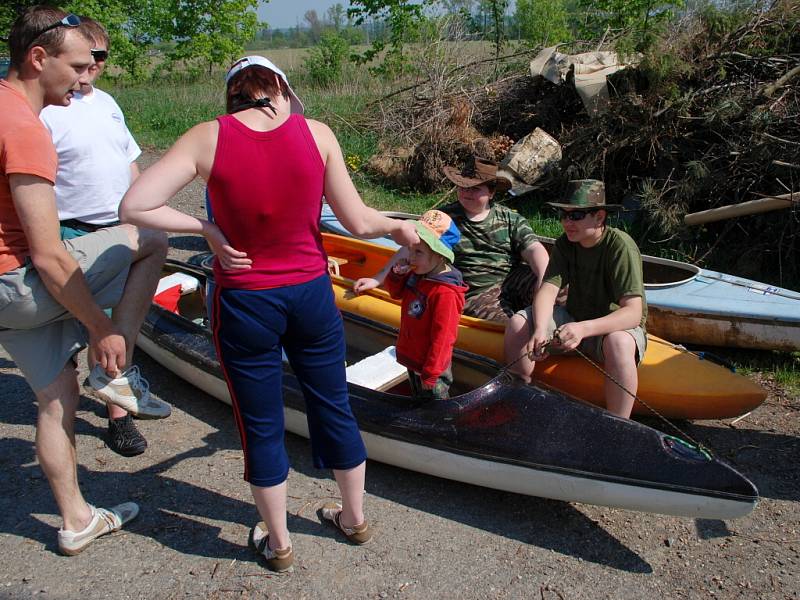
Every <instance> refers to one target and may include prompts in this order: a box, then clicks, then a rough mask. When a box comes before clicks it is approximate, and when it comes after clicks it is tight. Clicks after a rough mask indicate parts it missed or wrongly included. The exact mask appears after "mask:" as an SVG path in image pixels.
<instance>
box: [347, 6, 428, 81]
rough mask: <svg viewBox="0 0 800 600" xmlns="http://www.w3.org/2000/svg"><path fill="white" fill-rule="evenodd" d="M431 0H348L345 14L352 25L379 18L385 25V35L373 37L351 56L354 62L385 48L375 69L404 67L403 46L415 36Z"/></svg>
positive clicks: (399, 68)
mask: <svg viewBox="0 0 800 600" xmlns="http://www.w3.org/2000/svg"><path fill="white" fill-rule="evenodd" d="M433 3H434V0H419V1H417V2H413V3H412V2H409V1H408V0H350V8H349V9H348V10H347V15H348V16H349V17H350V18H352V19H353V22H354V24H355V25H362V24H364V23H365V22H366V21H367V19H380V20H382V21H384V22H385V23H386V24H387V26H388V35H387V36H386V37H385V38H383V37H381V38H379V39H376V40H374V41H373V42H372V45H371V46H370V48H369V49H368V50H367V51H366V52H364V53H363V54H361V55H356V56H354V57H353V58H354V59H355V60H356V61H357V62H362V63H367V62H369V61H371V60H373V59H375V58H376V57H378V55H380V54H381V53H382V52H383V51H384V50H386V53H385V54H384V55H383V58H382V62H381V65H380V66H379V67H377V70H379V71H382V72H384V73H386V72H389V73H392V72H398V71H402V70H404V69H405V67H406V66H407V65H406V64H405V55H404V53H403V46H404V45H405V44H406V43H408V42H409V41H413V39H414V38H415V37H416V34H417V33H418V32H419V26H420V24H421V23H422V22H423V21H424V19H425V9H426V8H427V7H429V6H430V5H431V4H433ZM387 46H388V49H387Z"/></svg>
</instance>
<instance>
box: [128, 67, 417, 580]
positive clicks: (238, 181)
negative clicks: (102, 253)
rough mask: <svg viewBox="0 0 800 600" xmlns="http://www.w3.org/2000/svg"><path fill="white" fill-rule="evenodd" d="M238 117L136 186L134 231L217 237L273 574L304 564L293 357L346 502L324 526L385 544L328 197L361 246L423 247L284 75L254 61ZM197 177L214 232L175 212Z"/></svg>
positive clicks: (218, 297) (208, 129) (219, 319)
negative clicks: (291, 522) (290, 445)
mask: <svg viewBox="0 0 800 600" xmlns="http://www.w3.org/2000/svg"><path fill="white" fill-rule="evenodd" d="M225 81H226V97H227V102H226V105H227V114H226V115H223V116H221V117H219V118H217V119H216V120H214V121H210V122H206V123H201V124H199V125H197V126H195V127H193V128H192V129H190V130H189V131H188V132H187V133H186V134H184V135H183V136H182V137H181V138H180V139H179V140H178V141H177V142H176V143H175V145H174V146H173V147H172V148H170V150H169V151H168V152H167V153H166V154H165V155H164V157H162V158H161V160H159V161H158V162H157V163H156V164H154V165H153V166H152V167H150V168H149V169H147V170H146V171H145V172H144V173H143V174H142V175H141V176H140V177H139V178H138V179H137V180H136V182H135V183H134V185H133V186H132V187H131V188H130V190H129V191H128V193H127V194H126V195H125V197H124V198H123V200H122V203H121V205H120V217H121V219H122V220H123V221H124V222H128V223H133V224H136V225H139V226H142V227H148V228H151V229H161V230H166V231H175V232H183V233H198V234H202V235H203V236H205V238H206V240H207V241H208V244H209V246H210V247H211V250H212V251H213V252H214V254H215V255H216V260H215V265H214V278H215V282H216V289H215V294H214V314H213V316H212V328H213V332H214V341H215V344H216V347H217V354H218V356H219V358H220V364H221V365H222V368H223V372H224V374H225V378H226V381H227V383H228V389H229V391H230V393H231V398H232V400H233V407H234V417H235V419H236V424H237V426H238V428H239V432H240V436H241V440H242V447H243V450H244V453H245V480H246V481H248V482H249V483H250V487H251V491H252V493H253V498H254V500H255V503H256V506H257V508H258V511H259V513H260V515H261V518H262V522H259V523H258V524H257V525H255V526H254V527H253V528H252V529H251V531H250V539H249V541H250V544H251V546H253V547H254V548H255V549H256V551H257V552H258V553H259V554H261V555H263V556H264V557H265V558H266V564H267V567H268V568H270V569H272V570H279V571H283V570H288V569H289V568H291V565H292V562H293V560H294V554H293V550H292V546H291V541H290V539H289V532H288V529H287V525H286V477H287V475H288V470H289V465H288V458H287V457H286V451H285V449H284V446H283V434H284V432H283V400H282V397H281V382H280V380H281V377H282V373H283V364H282V359H281V354H282V352H285V353H286V355H287V357H288V359H289V362H290V363H291V365H292V370H293V372H294V374H295V375H296V376H297V378H298V380H299V381H300V383H301V387H302V388H303V393H304V396H305V399H306V405H307V409H308V410H307V412H308V415H309V417H308V424H309V431H310V434H311V440H312V444H311V446H312V455H313V460H314V464H315V466H317V467H320V468H331V469H333V472H334V475H335V477H336V481H337V483H338V485H339V489H340V492H341V496H342V501H341V504H331V505H326V506H323V507H322V508H321V509H320V511H319V514H320V516H321V518H322V519H324V520H327V521H330V522H331V523H333V524H334V525H335V526H336V527H337V528H338V530H340V531H341V532H342V533H344V535H346V536H347V538H348V539H349V540H350V541H351V542H353V543H357V544H361V543H365V542H366V541H368V540H369V538H370V536H371V533H370V529H369V526H368V524H367V521H366V520H365V518H364V513H363V494H364V475H365V459H366V452H365V449H364V445H363V442H362V441H361V437H360V434H359V431H358V426H357V423H356V422H355V419H354V418H353V415H352V412H351V410H350V405H349V399H348V395H347V382H346V380H345V370H344V351H345V343H344V329H343V326H342V320H341V316H340V315H339V312H338V310H337V309H336V305H335V303H334V298H333V292H332V288H331V282H330V278H329V276H328V274H327V257H326V256H325V251H324V249H323V247H322V239H321V236H320V232H319V218H320V212H321V208H322V197H323V195H324V196H325V198H326V199H327V201H328V203H329V204H330V205H331V207H332V208H333V210H334V213H335V214H336V216H337V217H338V218H339V220H340V221H341V222H342V224H343V225H344V226H345V227H347V228H348V229H349V230H350V231H351V232H353V233H354V234H355V235H356V236H359V237H364V238H372V237H378V236H380V235H385V234H390V235H391V236H392V237H393V238H394V239H395V241H396V242H397V243H399V244H401V245H410V244H413V243H417V242H418V241H419V238H418V236H417V234H416V229H415V227H414V225H413V223H410V222H406V221H400V220H396V219H390V218H387V217H385V216H383V215H382V214H380V213H379V212H378V211H376V210H374V209H372V208H370V207H367V206H366V205H365V204H364V203H363V202H362V200H361V198H360V196H359V195H358V192H357V191H356V189H355V186H354V185H353V182H352V181H351V179H350V176H349V174H348V172H347V167H346V166H345V163H344V159H343V157H342V152H341V150H340V148H339V144H338V141H337V140H336V137H335V136H334V134H333V132H332V131H331V130H330V129H329V128H328V127H327V126H326V125H324V124H323V123H320V122H318V121H314V120H311V119H306V118H305V117H304V116H303V105H302V103H301V102H300V100H299V98H298V97H297V95H296V94H295V93H294V91H293V90H292V88H291V87H290V86H289V83H288V81H287V79H286V76H285V75H284V74H283V72H282V71H281V70H280V69H278V68H277V67H276V66H275V65H274V64H273V63H271V62H270V61H269V60H267V59H266V58H263V57H260V56H249V57H245V58H243V59H241V60H240V61H238V62H236V63H235V64H234V65H233V66H232V67H231V69H230V70H229V72H228V74H227V76H226V79H225ZM197 175H199V176H200V177H202V178H203V179H205V180H206V182H207V183H208V192H209V203H210V208H211V211H212V213H213V215H214V222H211V221H209V220H206V219H200V218H197V217H194V216H190V215H187V214H185V213H182V212H180V211H177V210H175V209H173V208H170V207H169V206H167V205H166V203H167V200H168V199H169V198H171V197H172V196H173V195H174V194H175V193H177V192H178V191H179V190H181V189H182V188H183V187H184V186H186V185H187V184H188V183H189V182H191V181H192V180H193V179H194V178H195V177H196V176H197Z"/></svg>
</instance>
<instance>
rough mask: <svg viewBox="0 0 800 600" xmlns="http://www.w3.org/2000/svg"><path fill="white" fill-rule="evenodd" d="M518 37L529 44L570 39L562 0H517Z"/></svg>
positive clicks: (547, 44) (544, 43)
mask: <svg viewBox="0 0 800 600" xmlns="http://www.w3.org/2000/svg"><path fill="white" fill-rule="evenodd" d="M515 17H516V23H517V26H518V31H519V36H520V39H522V40H524V42H525V43H527V44H530V45H531V46H552V45H554V44H560V43H563V42H568V41H570V40H571V39H572V33H571V32H570V29H569V22H568V19H569V17H568V14H567V7H566V6H565V3H564V0H517V12H516V14H515Z"/></svg>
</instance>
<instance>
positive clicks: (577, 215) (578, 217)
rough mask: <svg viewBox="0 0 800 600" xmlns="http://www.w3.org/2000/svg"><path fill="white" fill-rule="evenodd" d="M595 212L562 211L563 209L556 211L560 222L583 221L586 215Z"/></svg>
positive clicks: (590, 210) (582, 210) (579, 210)
mask: <svg viewBox="0 0 800 600" xmlns="http://www.w3.org/2000/svg"><path fill="white" fill-rule="evenodd" d="M595 212H597V210H596V209H589V210H584V209H578V210H564V209H563V208H559V209H558V218H559V219H560V220H562V221H563V220H564V219H566V220H568V221H583V220H584V219H585V218H586V215H590V214H592V213H595Z"/></svg>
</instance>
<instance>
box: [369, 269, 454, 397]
mask: <svg viewBox="0 0 800 600" xmlns="http://www.w3.org/2000/svg"><path fill="white" fill-rule="evenodd" d="M450 269H451V270H450V271H448V272H446V273H440V274H439V275H434V276H432V277H426V276H423V277H419V276H418V275H416V274H415V273H409V274H406V275H397V274H395V273H394V272H392V271H389V274H388V275H387V276H386V280H385V281H384V283H383V286H384V287H385V288H386V290H387V291H388V292H389V293H390V294H391V295H392V298H398V299H402V301H403V304H402V309H401V313H400V334H399V335H398V337H397V362H399V363H400V364H401V365H403V366H405V367H407V368H409V369H411V370H412V371H414V372H416V373H419V374H420V377H421V378H422V381H424V382H425V383H426V384H427V385H431V386H432V385H433V384H435V383H436V379H437V378H438V377H439V375H441V374H442V372H444V371H445V370H446V369H447V367H449V366H450V362H451V361H452V359H453V346H454V345H455V343H456V336H457V333H458V320H459V319H460V318H461V311H462V310H463V308H464V292H466V291H467V286H466V285H465V284H464V280H463V278H462V277H461V272H460V271H459V270H458V269H455V268H453V267H450Z"/></svg>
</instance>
